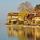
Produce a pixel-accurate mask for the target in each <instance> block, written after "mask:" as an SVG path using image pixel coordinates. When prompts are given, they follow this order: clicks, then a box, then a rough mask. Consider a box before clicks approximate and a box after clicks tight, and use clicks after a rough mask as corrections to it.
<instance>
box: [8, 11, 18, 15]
mask: <svg viewBox="0 0 40 40" xmlns="http://www.w3.org/2000/svg"><path fill="white" fill-rule="evenodd" d="M8 16H18V13H15V12H13V13H8Z"/></svg>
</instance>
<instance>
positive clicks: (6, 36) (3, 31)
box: [0, 24, 18, 40]
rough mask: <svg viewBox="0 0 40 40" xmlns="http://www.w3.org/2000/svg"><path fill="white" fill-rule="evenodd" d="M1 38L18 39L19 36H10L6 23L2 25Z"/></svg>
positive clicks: (4, 39) (5, 39) (0, 39)
mask: <svg viewBox="0 0 40 40" xmlns="http://www.w3.org/2000/svg"><path fill="white" fill-rule="evenodd" d="M0 40H18V38H17V37H8V35H7V27H6V26H5V25H3V24H2V25H0Z"/></svg>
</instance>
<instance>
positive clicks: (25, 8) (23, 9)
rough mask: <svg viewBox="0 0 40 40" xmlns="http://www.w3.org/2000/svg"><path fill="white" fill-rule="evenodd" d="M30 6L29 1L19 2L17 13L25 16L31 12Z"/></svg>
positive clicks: (22, 16)
mask: <svg viewBox="0 0 40 40" xmlns="http://www.w3.org/2000/svg"><path fill="white" fill-rule="evenodd" d="M32 8H33V7H32V5H31V4H30V3H29V2H24V3H21V4H20V6H19V8H18V10H19V12H20V13H19V15H21V18H24V16H25V15H26V16H27V15H28V14H29V13H30V12H31V10H32ZM19 17H20V16H19Z"/></svg>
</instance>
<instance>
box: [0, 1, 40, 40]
mask: <svg viewBox="0 0 40 40" xmlns="http://www.w3.org/2000/svg"><path fill="white" fill-rule="evenodd" d="M25 1H28V2H30V3H31V4H32V5H33V7H34V6H35V5H36V4H40V0H0V40H9V39H8V37H7V34H6V27H5V25H4V24H5V22H6V19H7V14H8V12H16V11H17V7H18V6H19V4H20V3H22V2H25ZM15 40H16V39H15Z"/></svg>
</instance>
